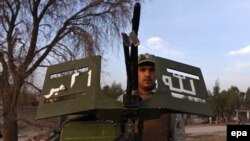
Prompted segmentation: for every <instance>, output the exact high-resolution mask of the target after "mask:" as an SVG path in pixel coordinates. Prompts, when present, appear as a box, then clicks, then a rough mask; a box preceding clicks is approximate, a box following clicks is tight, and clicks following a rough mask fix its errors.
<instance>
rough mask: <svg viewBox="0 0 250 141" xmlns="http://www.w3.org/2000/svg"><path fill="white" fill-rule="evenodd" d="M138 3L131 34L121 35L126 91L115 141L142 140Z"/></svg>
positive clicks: (139, 8) (135, 7)
mask: <svg viewBox="0 0 250 141" xmlns="http://www.w3.org/2000/svg"><path fill="white" fill-rule="evenodd" d="M140 10H141V5H140V3H136V4H135V6H134V12H133V18H132V32H131V33H130V34H129V35H127V34H126V33H122V37H123V49H124V57H125V64H126V72H127V90H126V94H125V95H124V96H123V107H124V112H123V117H122V119H121V135H120V136H118V137H117V138H116V139H115V141H121V140H132V141H141V139H142V136H141V135H142V128H143V126H142V124H143V123H142V121H141V120H140V119H139V116H138V112H137V111H138V108H139V107H140V101H139V94H138V45H139V40H138V38H137V35H138V30H139V24H140ZM136 120H137V121H138V123H139V124H138V133H137V134H135V133H134V126H135V125H134V124H135V121H136Z"/></svg>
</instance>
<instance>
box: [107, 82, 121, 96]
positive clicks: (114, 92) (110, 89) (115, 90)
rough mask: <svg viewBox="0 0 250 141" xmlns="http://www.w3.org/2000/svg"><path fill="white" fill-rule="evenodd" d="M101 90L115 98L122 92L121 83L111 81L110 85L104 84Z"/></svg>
mask: <svg viewBox="0 0 250 141" xmlns="http://www.w3.org/2000/svg"><path fill="white" fill-rule="evenodd" d="M102 92H103V94H105V95H107V96H108V97H110V98H112V99H117V97H118V96H120V95H121V94H122V93H123V89H122V85H121V84H117V83H116V82H113V83H112V85H111V86H108V85H106V86H104V87H103V89H102Z"/></svg>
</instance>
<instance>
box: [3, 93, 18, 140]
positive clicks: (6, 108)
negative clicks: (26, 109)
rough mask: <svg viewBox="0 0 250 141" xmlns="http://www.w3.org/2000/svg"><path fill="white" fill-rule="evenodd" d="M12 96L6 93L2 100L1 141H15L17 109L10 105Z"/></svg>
mask: <svg viewBox="0 0 250 141" xmlns="http://www.w3.org/2000/svg"><path fill="white" fill-rule="evenodd" d="M13 96H14V94H12V93H8V92H6V93H5V94H4V98H3V119H4V120H3V121H4V125H3V141H17V140H18V138H17V133H18V126H17V107H16V105H15V104H10V103H11V101H12V99H13Z"/></svg>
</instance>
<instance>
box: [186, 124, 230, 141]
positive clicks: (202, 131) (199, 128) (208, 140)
mask: <svg viewBox="0 0 250 141" xmlns="http://www.w3.org/2000/svg"><path fill="white" fill-rule="evenodd" d="M185 130H186V135H187V136H186V137H187V141H226V140H227V138H226V125H220V126H217V125H212V126H211V125H196V126H192V127H189V126H187V127H186V129H185Z"/></svg>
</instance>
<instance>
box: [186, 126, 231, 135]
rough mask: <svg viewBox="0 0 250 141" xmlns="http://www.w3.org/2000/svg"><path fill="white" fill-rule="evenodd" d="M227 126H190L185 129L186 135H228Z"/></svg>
mask: <svg viewBox="0 0 250 141" xmlns="http://www.w3.org/2000/svg"><path fill="white" fill-rule="evenodd" d="M226 130H227V126H226V125H223V126H222V125H221V126H216V125H213V126H209V125H206V126H188V127H186V128H185V131H186V134H213V133H218V132H224V133H225V134H226Z"/></svg>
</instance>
